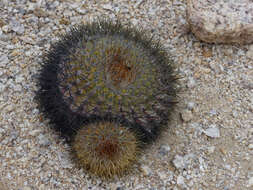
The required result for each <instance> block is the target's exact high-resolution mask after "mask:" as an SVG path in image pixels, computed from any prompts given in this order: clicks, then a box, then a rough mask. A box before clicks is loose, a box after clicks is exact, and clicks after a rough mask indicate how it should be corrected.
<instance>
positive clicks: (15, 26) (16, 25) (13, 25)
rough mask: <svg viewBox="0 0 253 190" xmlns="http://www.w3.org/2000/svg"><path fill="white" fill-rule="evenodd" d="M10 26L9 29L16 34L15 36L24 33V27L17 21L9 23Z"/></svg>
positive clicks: (13, 20)
mask: <svg viewBox="0 0 253 190" xmlns="http://www.w3.org/2000/svg"><path fill="white" fill-rule="evenodd" d="M10 26H11V29H12V30H13V31H14V32H16V33H17V34H23V33H24V31H25V28H24V25H23V24H21V23H20V22H19V21H17V20H16V19H12V20H11V21H10Z"/></svg>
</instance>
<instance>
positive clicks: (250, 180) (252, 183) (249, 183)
mask: <svg viewBox="0 0 253 190" xmlns="http://www.w3.org/2000/svg"><path fill="white" fill-rule="evenodd" d="M248 187H253V177H251V178H250V179H249V181H248Z"/></svg>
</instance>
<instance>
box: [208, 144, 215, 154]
mask: <svg viewBox="0 0 253 190" xmlns="http://www.w3.org/2000/svg"><path fill="white" fill-rule="evenodd" d="M214 151H215V146H210V147H207V152H208V154H212V153H214Z"/></svg>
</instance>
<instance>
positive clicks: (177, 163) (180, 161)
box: [172, 155, 185, 169]
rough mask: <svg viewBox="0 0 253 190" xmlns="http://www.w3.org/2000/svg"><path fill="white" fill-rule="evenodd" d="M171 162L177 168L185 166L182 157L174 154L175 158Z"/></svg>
mask: <svg viewBox="0 0 253 190" xmlns="http://www.w3.org/2000/svg"><path fill="white" fill-rule="evenodd" d="M172 162H173V164H174V166H175V167H176V168H177V169H183V168H185V162H184V157H182V156H179V155H176V156H175V159H174V160H173V161H172Z"/></svg>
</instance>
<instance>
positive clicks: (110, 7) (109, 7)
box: [103, 4, 113, 11]
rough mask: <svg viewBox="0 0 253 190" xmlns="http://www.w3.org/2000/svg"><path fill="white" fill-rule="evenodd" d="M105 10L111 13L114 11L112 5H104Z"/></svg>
mask: <svg viewBox="0 0 253 190" xmlns="http://www.w3.org/2000/svg"><path fill="white" fill-rule="evenodd" d="M103 8H104V9H105V10H110V11H112V10H113V9H112V6H111V5H110V4H106V5H103Z"/></svg>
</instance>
